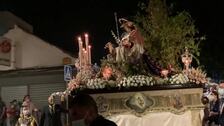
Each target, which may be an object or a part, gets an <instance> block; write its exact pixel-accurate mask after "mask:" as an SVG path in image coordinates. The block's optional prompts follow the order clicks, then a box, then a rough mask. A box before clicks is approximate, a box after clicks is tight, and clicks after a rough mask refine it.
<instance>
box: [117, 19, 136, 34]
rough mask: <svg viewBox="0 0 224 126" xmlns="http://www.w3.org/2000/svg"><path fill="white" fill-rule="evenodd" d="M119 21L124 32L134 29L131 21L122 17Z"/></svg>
mask: <svg viewBox="0 0 224 126" xmlns="http://www.w3.org/2000/svg"><path fill="white" fill-rule="evenodd" d="M119 22H120V24H121V28H123V29H124V30H125V31H126V32H131V31H132V30H134V29H135V26H134V24H133V23H132V22H131V21H128V20H126V19H124V18H120V19H119Z"/></svg>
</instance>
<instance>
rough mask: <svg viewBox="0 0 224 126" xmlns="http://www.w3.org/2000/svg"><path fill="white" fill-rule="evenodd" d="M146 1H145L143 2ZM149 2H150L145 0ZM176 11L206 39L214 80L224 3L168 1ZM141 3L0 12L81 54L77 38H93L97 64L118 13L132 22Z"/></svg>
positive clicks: (57, 0) (92, 0)
mask: <svg viewBox="0 0 224 126" xmlns="http://www.w3.org/2000/svg"><path fill="white" fill-rule="evenodd" d="M141 1H143V0H141ZM144 1H147V0H144ZM167 1H168V2H169V3H173V5H174V7H175V10H176V11H183V10H185V11H187V12H189V13H190V15H191V16H192V18H193V19H194V21H195V25H196V27H197V29H198V30H199V32H200V34H201V35H205V36H206V40H205V41H204V42H203V43H202V44H201V57H200V59H201V64H203V65H204V66H205V67H206V69H207V70H208V71H210V74H211V75H212V76H213V77H216V78H220V76H221V74H220V73H222V71H224V60H223V56H222V55H223V54H224V49H222V48H223V47H224V44H223V42H224V38H223V36H224V35H223V34H224V19H223V16H224V14H223V12H224V2H223V0H210V1H209V0H167ZM139 2H140V1H139V0H82V1H80V0H70V1H69V0H52V1H50V0H45V1H42V0H30V1H25V0H0V10H9V11H11V12H12V13H14V14H15V15H17V16H19V17H21V18H22V19H23V20H25V21H26V22H28V23H29V24H31V25H32V26H33V27H34V34H35V35H37V36H38V37H40V38H42V39H44V40H46V41H48V42H50V43H51V44H54V45H56V46H58V47H59V48H62V49H63V50H65V51H68V52H69V53H71V54H72V55H74V56H76V55H77V51H78V50H77V49H78V48H77V45H78V44H77V36H79V35H83V34H84V33H85V32H87V33H89V35H90V43H91V44H92V47H93V60H94V61H93V62H98V63H99V60H100V59H101V58H102V57H103V56H105V50H104V49H103V47H104V44H105V43H106V42H108V41H110V40H112V41H113V39H112V36H111V32H110V31H111V30H114V31H115V28H116V27H115V19H114V12H117V15H118V18H120V17H125V18H129V19H131V17H132V16H134V15H135V14H136V12H137V11H138V9H139V7H138V6H137V4H138V3H139Z"/></svg>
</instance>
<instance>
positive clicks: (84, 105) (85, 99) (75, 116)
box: [69, 93, 117, 126]
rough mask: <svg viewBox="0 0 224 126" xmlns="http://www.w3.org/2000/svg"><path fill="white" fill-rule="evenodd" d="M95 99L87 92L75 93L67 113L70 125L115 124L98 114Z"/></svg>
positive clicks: (95, 125) (106, 125) (113, 125)
mask: <svg viewBox="0 0 224 126" xmlns="http://www.w3.org/2000/svg"><path fill="white" fill-rule="evenodd" d="M97 109H98V108H97V105H96V102H95V100H94V99H93V98H92V97H91V96H90V95H88V94H81V93H80V94H76V95H75V97H74V98H73V99H72V100H71V104H70V109H69V114H70V116H71V121H72V126H87V125H88V126H117V125H116V124H115V123H114V122H112V121H110V120H108V119H106V118H104V117H103V116H101V115H99V114H98V110H97Z"/></svg>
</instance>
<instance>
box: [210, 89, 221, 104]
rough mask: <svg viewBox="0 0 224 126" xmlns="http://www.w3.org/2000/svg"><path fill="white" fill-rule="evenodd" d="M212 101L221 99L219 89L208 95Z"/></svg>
mask: <svg viewBox="0 0 224 126" xmlns="http://www.w3.org/2000/svg"><path fill="white" fill-rule="evenodd" d="M208 99H209V101H210V102H215V101H217V100H218V99H219V94H218V92H217V91H212V92H211V94H210V95H209V96H208Z"/></svg>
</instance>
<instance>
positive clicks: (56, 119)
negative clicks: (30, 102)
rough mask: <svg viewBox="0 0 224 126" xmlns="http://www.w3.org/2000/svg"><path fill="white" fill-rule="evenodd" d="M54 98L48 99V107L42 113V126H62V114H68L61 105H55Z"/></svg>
mask: <svg viewBox="0 0 224 126" xmlns="http://www.w3.org/2000/svg"><path fill="white" fill-rule="evenodd" d="M54 99H55V98H54V96H49V97H48V105H47V106H45V107H44V108H43V110H42V113H41V119H40V126H62V122H61V113H62V112H64V113H65V112H67V111H66V110H65V109H63V108H62V107H61V106H60V105H59V104H55V102H54Z"/></svg>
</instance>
